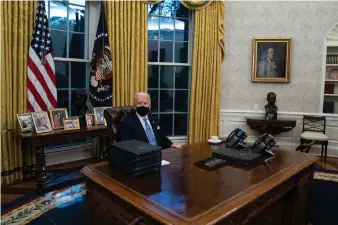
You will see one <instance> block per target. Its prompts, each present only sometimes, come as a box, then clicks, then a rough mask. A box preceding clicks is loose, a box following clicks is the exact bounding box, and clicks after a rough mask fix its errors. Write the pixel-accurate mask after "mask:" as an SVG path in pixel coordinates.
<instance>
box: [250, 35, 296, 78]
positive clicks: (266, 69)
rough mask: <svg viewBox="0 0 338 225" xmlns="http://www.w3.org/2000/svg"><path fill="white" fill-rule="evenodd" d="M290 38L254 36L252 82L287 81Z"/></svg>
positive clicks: (289, 62)
mask: <svg viewBox="0 0 338 225" xmlns="http://www.w3.org/2000/svg"><path fill="white" fill-rule="evenodd" d="M290 64H291V38H254V39H253V42H252V74H251V81H252V82H262V83H289V82H290V67H291V65H290Z"/></svg>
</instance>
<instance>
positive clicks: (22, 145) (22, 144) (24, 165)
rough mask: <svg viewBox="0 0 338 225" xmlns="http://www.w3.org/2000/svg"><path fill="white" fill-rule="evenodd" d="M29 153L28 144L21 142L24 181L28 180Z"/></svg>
mask: <svg viewBox="0 0 338 225" xmlns="http://www.w3.org/2000/svg"><path fill="white" fill-rule="evenodd" d="M27 151H28V145H27V143H26V142H24V141H22V142H21V155H22V175H23V178H22V179H23V181H25V180H27V172H28V171H27V155H26V153H27Z"/></svg>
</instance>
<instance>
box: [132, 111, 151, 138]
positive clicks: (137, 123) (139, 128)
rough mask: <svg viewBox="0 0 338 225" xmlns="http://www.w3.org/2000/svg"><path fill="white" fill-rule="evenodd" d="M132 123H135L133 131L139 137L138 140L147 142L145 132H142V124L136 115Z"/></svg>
mask: <svg viewBox="0 0 338 225" xmlns="http://www.w3.org/2000/svg"><path fill="white" fill-rule="evenodd" d="M134 122H135V130H136V132H137V133H138V134H139V135H140V138H141V139H142V140H143V141H144V142H149V140H148V137H147V134H146V131H145V130H144V128H143V126H142V123H141V121H140V119H139V118H138V117H137V115H135V116H134Z"/></svg>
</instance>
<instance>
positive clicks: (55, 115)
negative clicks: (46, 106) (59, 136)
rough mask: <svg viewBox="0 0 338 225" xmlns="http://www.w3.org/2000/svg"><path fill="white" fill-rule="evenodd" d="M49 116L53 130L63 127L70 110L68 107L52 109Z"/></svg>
mask: <svg viewBox="0 0 338 225" xmlns="http://www.w3.org/2000/svg"><path fill="white" fill-rule="evenodd" d="M49 116H50V121H51V124H52V128H53V130H57V129H63V127H64V124H63V120H64V119H67V118H68V110H67V109H66V108H56V109H50V110H49Z"/></svg>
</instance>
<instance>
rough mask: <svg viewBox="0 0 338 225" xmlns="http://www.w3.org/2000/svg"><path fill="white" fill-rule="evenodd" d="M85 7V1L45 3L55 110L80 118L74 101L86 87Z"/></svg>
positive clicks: (88, 61)
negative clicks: (54, 75)
mask: <svg viewBox="0 0 338 225" xmlns="http://www.w3.org/2000/svg"><path fill="white" fill-rule="evenodd" d="M87 7H88V6H87V4H86V1H85V0H73V1H72V0H70V1H47V0H46V8H47V13H48V14H47V16H48V18H49V27H50V33H51V38H52V44H53V50H54V57H55V59H54V60H55V74H56V89H57V98H58V100H57V101H58V108H67V109H68V114H69V115H70V116H79V115H80V113H79V110H78V109H77V107H76V98H77V97H78V96H79V95H81V94H85V95H87V91H88V85H89V84H88V80H89V71H90V60H89V59H88V47H87V46H88V44H87V43H88V29H87V27H88V26H87V25H86V24H87Z"/></svg>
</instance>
